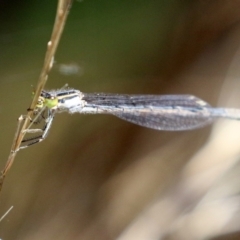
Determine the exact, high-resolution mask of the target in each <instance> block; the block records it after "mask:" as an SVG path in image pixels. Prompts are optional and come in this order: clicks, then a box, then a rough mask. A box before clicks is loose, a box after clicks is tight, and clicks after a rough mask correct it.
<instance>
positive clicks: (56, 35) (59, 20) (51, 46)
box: [0, 0, 72, 191]
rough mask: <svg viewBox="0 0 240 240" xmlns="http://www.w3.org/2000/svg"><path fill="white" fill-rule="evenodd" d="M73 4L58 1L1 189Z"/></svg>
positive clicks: (44, 81)
mask: <svg viewBox="0 0 240 240" xmlns="http://www.w3.org/2000/svg"><path fill="white" fill-rule="evenodd" d="M71 5H72V0H59V1H58V7H57V13H56V18H55V23H54V27H53V31H52V36H51V39H50V41H49V42H48V44H47V51H46V55H45V59H44V64H43V68H42V71H41V74H40V76H39V79H38V83H37V87H36V90H35V94H34V98H33V100H32V103H31V104H30V108H29V111H28V113H27V116H26V117H25V119H22V116H21V117H20V118H19V123H18V127H17V130H16V133H15V136H14V140H13V144H12V148H11V152H10V154H9V157H8V160H7V163H6V165H5V167H4V169H3V170H2V171H1V175H0V191H1V189H2V185H3V182H4V178H5V176H6V174H7V172H8V171H9V169H10V168H11V166H12V164H13V162H14V159H15V157H16V155H17V152H18V150H19V147H20V145H21V142H22V140H23V138H24V136H25V134H26V131H25V130H26V129H28V127H29V124H30V119H32V116H33V110H34V109H35V106H36V104H37V101H38V98H39V96H40V94H41V91H42V90H43V88H44V86H45V84H46V82H47V79H48V74H49V72H50V70H51V68H52V64H53V60H54V55H55V53H56V50H57V47H58V43H59V41H60V38H61V35H62V32H63V29H64V26H65V23H66V20H67V16H68V13H69V10H70V7H71ZM22 121H23V124H21V123H22Z"/></svg>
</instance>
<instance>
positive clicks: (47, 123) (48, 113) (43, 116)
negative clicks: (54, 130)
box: [19, 108, 54, 150]
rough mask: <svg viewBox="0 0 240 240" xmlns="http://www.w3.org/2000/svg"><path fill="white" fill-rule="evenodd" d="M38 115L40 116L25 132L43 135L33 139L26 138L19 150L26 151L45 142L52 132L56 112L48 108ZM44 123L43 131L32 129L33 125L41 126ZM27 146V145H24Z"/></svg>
mask: <svg viewBox="0 0 240 240" xmlns="http://www.w3.org/2000/svg"><path fill="white" fill-rule="evenodd" d="M39 113H40V115H39ZM39 113H38V116H37V117H36V118H34V120H32V123H31V124H30V125H29V127H28V128H27V129H26V130H25V133H41V134H40V135H38V136H35V137H31V138H26V139H24V140H23V141H22V146H21V147H20V148H19V150H20V149H24V148H27V147H29V146H32V145H34V144H36V143H39V142H41V141H43V140H44V139H45V138H46V136H47V135H48V132H49V130H50V127H51V125H52V121H53V118H54V110H52V109H48V108H43V109H41V110H40V112H39ZM43 121H44V125H43V128H42V129H38V128H37V129H36V128H33V129H32V128H30V127H31V126H32V124H41V123H42V122H43ZM24 144H25V145H24Z"/></svg>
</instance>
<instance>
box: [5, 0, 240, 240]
mask: <svg viewBox="0 0 240 240" xmlns="http://www.w3.org/2000/svg"><path fill="white" fill-rule="evenodd" d="M56 5H57V1H54V2H51V1H47V0H45V1H44V0H43V1H24V2H17V1H1V2H0V116H1V124H0V133H1V134H0V146H1V147H0V149H1V151H0V167H1V168H3V167H4V165H5V162H6V160H7V156H8V153H9V151H10V147H11V143H12V139H13V136H14V131H15V129H16V125H17V122H16V119H17V118H18V117H19V116H20V114H24V113H25V112H26V109H27V108H28V106H29V104H30V101H31V92H32V87H31V86H32V85H33V86H35V85H36V82H37V79H38V75H39V73H40V70H41V67H42V62H43V59H44V54H45V50H46V43H47V41H48V39H49V37H50V34H51V30H52V27H53V22H54V18H55V10H56ZM239 20H240V1H226V0H219V1H214V0H212V1H207V0H205V1H204V0H202V1H187V0H185V1H177V0H173V1H163V0H162V1H154V0H148V1H147V0H139V1H107V0H103V1H97V0H92V1H75V2H74V4H73V7H72V9H71V12H70V15H69V19H68V22H67V24H66V28H65V31H64V34H63V37H62V39H61V43H60V46H59V49H58V52H57V55H56V63H55V65H54V68H53V70H52V72H51V74H50V78H49V81H48V83H47V86H46V87H47V89H55V88H61V87H62V86H63V85H64V84H65V83H68V84H69V86H71V87H74V88H76V89H79V90H81V91H83V92H111V93H126V94H131V93H132V94H193V95H196V96H198V97H200V98H202V99H203V100H205V101H207V102H209V103H210V104H211V105H213V106H223V107H240V95H239V93H240V91H239V89H240V88H239V87H240V80H239V77H240V72H239V66H240V50H239V46H240V24H239ZM239 156H240V123H238V122H234V121H228V120H224V121H222V120H221V121H218V122H216V124H214V125H213V126H209V127H206V128H203V129H198V130H194V131H185V132H164V131H162V132H161V131H154V130H150V129H146V128H142V127H139V126H135V125H133V124H130V123H128V122H124V121H122V120H120V119H117V118H115V117H113V116H103V115H102V116H99V115H90V116H87V115H78V114H75V115H68V114H59V115H57V116H56V118H55V120H54V124H53V127H52V129H51V131H50V134H49V136H48V138H47V139H46V140H45V141H44V142H42V143H40V144H37V145H35V146H32V147H31V148H28V149H26V150H23V151H21V152H19V154H18V156H17V159H16V161H15V163H14V165H13V167H12V169H11V171H10V173H9V174H8V175H7V178H6V180H5V183H4V186H3V190H2V192H1V194H0V216H2V215H3V214H4V213H5V212H6V211H7V210H8V209H9V208H10V207H11V206H14V208H13V209H12V211H11V212H10V213H9V214H8V215H7V216H6V217H5V218H4V219H3V220H2V221H1V222H0V238H1V239H3V240H10V239H21V240H22V239H24V240H28V239H29V240H30V239H31V240H35V239H36V240H37V239H58V240H62V239H84V240H85V239H86V240H92V239H98V240H111V239H119V240H132V239H134V240H135V239H138V240H155V239H156V240H159V239H178V240H181V239H183V240H186V239H239V238H240V233H239V230H240V221H239V220H240V219H239V209H240V201H239V200H240V198H239V190H240V184H239V173H240V164H239V162H238V159H239Z"/></svg>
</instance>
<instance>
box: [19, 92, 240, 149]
mask: <svg viewBox="0 0 240 240" xmlns="http://www.w3.org/2000/svg"><path fill="white" fill-rule="evenodd" d="M60 112H69V113H90V114H95V113H101V114H112V115H115V116H117V117H119V118H121V119H124V120H126V121H129V122H132V123H135V124H138V125H141V126H143V127H147V128H152V129H156V130H166V131H182V130H191V129H196V128H200V127H203V126H206V125H208V124H210V123H212V122H213V121H214V120H215V119H216V118H229V119H234V120H240V109H231V108H214V107H211V106H210V105H209V104H208V103H206V102H205V101H203V100H201V99H199V98H197V97H195V96H192V95H124V94H123V95H122V94H106V93H82V92H80V91H79V90H76V89H70V88H64V89H60V90H54V91H42V93H41V96H40V97H39V99H38V103H37V106H36V109H35V110H34V113H35V114H37V120H34V122H36V123H38V122H41V121H44V127H43V129H27V130H26V132H28V133H33V132H34V133H35V132H41V135H40V136H37V137H33V138H29V139H25V140H23V141H22V143H24V144H25V145H24V146H21V147H20V149H21V148H26V147H28V146H30V145H33V144H35V143H38V142H40V141H42V140H44V139H45V138H46V136H47V134H48V132H49V130H50V127H51V124H52V122H53V118H54V116H55V113H60Z"/></svg>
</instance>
